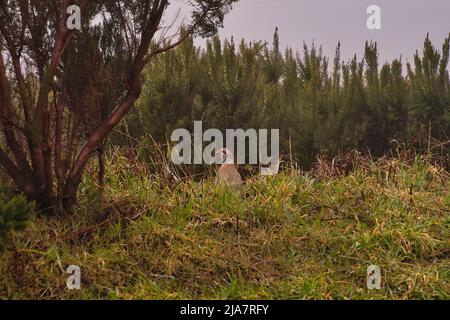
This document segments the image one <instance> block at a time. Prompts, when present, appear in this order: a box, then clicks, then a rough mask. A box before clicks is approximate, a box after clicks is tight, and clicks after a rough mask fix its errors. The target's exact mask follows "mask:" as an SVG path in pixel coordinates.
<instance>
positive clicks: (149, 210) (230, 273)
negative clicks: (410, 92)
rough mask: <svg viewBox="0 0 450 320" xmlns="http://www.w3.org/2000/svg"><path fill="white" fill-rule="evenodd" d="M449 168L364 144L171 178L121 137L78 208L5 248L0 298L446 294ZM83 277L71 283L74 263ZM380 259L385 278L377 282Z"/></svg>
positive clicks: (449, 287) (449, 276)
mask: <svg viewBox="0 0 450 320" xmlns="http://www.w3.org/2000/svg"><path fill="white" fill-rule="evenodd" d="M449 181H450V180H449V174H448V172H447V171H445V170H444V169H443V168H441V167H439V166H438V165H436V164H434V163H433V162H432V161H431V160H430V158H429V157H426V156H414V155H413V156H412V157H407V158H406V157H405V156H403V155H401V154H399V155H398V156H397V157H395V158H394V157H385V158H382V159H379V160H377V161H373V160H371V159H369V158H365V157H363V156H361V155H359V154H357V153H355V154H353V155H350V156H347V157H342V158H339V159H334V161H327V160H325V159H321V160H320V161H319V162H318V165H317V166H316V168H315V170H313V171H310V172H300V171H298V170H296V169H295V167H288V168H284V171H283V172H282V173H280V174H279V175H277V176H274V177H266V178H261V177H258V176H254V177H251V178H249V179H247V181H246V184H245V186H244V187H243V189H242V190H241V192H240V193H236V192H232V191H230V190H228V189H227V188H226V187H223V186H217V185H215V183H214V179H213V177H209V178H205V179H203V180H201V181H193V180H192V179H181V180H179V181H176V182H173V181H168V180H165V179H162V178H161V177H160V176H159V175H158V174H157V173H155V172H153V173H152V172H151V170H149V169H148V167H147V166H146V165H145V164H143V163H142V162H140V161H138V160H136V159H135V158H133V157H132V156H130V155H129V154H124V153H122V152H120V150H117V151H116V152H113V153H111V154H110V156H109V158H108V176H107V179H106V186H105V195H104V197H105V199H106V201H105V202H104V204H103V206H99V205H98V204H97V201H96V199H97V194H96V190H97V186H96V179H95V168H92V171H91V174H90V175H86V177H85V180H84V182H83V188H82V194H81V195H80V199H81V200H82V201H81V202H80V205H79V207H78V208H77V210H76V212H75V214H74V216H73V217H72V218H70V219H64V220H59V219H47V218H36V219H35V221H34V223H33V224H32V226H31V227H30V228H29V229H28V230H27V231H26V232H25V233H23V234H19V235H17V236H16V237H15V239H14V244H15V249H14V250H11V251H9V252H7V253H6V254H5V255H4V256H2V259H1V261H0V297H3V298H13V299H24V298H32V299H36V298H45V299H70V298H82V299H91V298H107V299H192V298H207V299H211V298H218V299H241V298H245V299H269V298H273V299H349V298H353V299H448V298H450V237H449V234H450V215H449V213H450V185H449ZM72 264H75V265H78V266H80V267H81V270H82V289H81V290H79V291H77V290H75V291H69V290H67V289H66V287H65V283H66V279H67V276H68V275H67V274H66V273H65V269H66V268H67V266H69V265H72ZM371 264H375V265H378V266H380V268H381V271H382V289H381V290H373V291H371V290H368V289H367V288H366V269H367V267H368V266H369V265H371Z"/></svg>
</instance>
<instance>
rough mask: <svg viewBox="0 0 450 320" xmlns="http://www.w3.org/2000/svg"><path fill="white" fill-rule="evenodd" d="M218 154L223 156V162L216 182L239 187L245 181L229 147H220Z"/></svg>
mask: <svg viewBox="0 0 450 320" xmlns="http://www.w3.org/2000/svg"><path fill="white" fill-rule="evenodd" d="M217 154H219V155H220V156H221V158H222V159H223V163H222V166H221V167H220V168H219V172H218V174H217V179H216V182H217V183H224V184H226V185H229V186H231V187H234V188H239V187H240V186H241V185H242V184H243V183H244V182H243V181H242V177H241V175H240V174H239V172H238V171H237V169H236V167H235V165H234V161H233V154H232V153H231V152H230V150H228V149H227V148H222V149H220V150H219V151H217Z"/></svg>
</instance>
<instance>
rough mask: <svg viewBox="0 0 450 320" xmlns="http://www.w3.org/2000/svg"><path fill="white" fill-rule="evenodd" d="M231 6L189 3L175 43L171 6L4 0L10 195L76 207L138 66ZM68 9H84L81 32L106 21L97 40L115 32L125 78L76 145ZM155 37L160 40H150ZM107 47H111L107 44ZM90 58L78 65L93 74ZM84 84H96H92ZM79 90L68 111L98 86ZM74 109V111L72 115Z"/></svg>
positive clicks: (1, 160) (134, 92) (116, 0)
mask: <svg viewBox="0 0 450 320" xmlns="http://www.w3.org/2000/svg"><path fill="white" fill-rule="evenodd" d="M236 1H237V0H193V1H191V5H192V23H191V24H190V25H188V26H185V31H184V32H183V34H181V35H179V37H178V39H177V40H174V39H175V37H164V35H165V34H167V32H168V27H167V26H165V25H164V23H163V16H164V14H165V12H166V11H167V8H168V7H169V5H170V3H169V1H168V0H139V1H138V0H132V1H130V0H78V1H69V0H55V1H41V0H4V1H1V3H0V52H1V56H0V128H1V130H2V133H3V136H4V140H5V141H4V144H5V146H1V147H0V164H1V166H2V167H3V168H4V169H5V171H6V172H7V173H8V175H9V176H10V177H11V178H12V180H13V181H14V184H15V186H16V188H17V189H18V190H19V191H20V192H22V193H24V194H25V195H26V196H27V197H28V199H30V200H36V201H37V202H38V204H39V206H40V208H41V209H44V210H46V211H48V212H53V213H55V212H69V211H70V209H71V207H72V206H73V205H74V204H75V203H76V199H77V191H78V188H79V185H80V182H81V180H82V176H83V173H84V171H85V168H86V165H87V163H88V161H89V159H90V158H91V156H92V155H93V154H94V153H95V152H96V150H98V148H99V146H101V145H102V143H103V142H104V141H105V139H106V138H107V137H108V135H109V134H110V132H111V131H112V129H113V128H114V127H115V126H116V125H117V124H118V123H119V122H120V121H121V120H122V119H123V118H124V116H125V115H126V114H127V113H128V112H129V111H130V110H131V109H132V107H133V105H134V103H135V101H136V100H137V99H138V97H139V96H140V94H141V89H142V79H141V73H142V71H143V69H144V67H145V66H146V65H147V64H148V63H149V62H150V61H151V60H152V59H153V58H154V57H155V56H157V55H158V54H161V53H163V52H166V51H169V50H171V49H173V48H175V47H177V46H178V45H179V44H181V43H182V42H183V41H184V40H185V39H186V38H187V37H189V36H190V35H192V34H197V35H201V36H210V35H212V34H213V33H215V31H216V29H217V27H219V26H221V25H222V22H223V19H224V16H225V14H226V13H227V12H228V11H229V10H230V9H231V5H232V3H233V2H236ZM69 5H78V6H79V7H80V9H81V16H82V17H83V23H82V30H81V33H83V32H90V31H89V28H90V22H91V21H92V20H93V18H94V16H95V15H97V14H98V13H99V12H101V13H102V14H103V17H104V18H103V19H104V20H105V21H106V23H105V24H104V25H103V27H102V28H100V30H99V32H100V34H107V33H108V34H110V35H112V37H111V38H110V40H111V41H113V43H115V44H120V50H123V54H124V56H125V57H126V58H125V60H126V67H125V68H124V70H123V72H122V70H118V71H121V72H122V74H120V79H121V81H122V83H121V84H122V88H123V91H122V92H120V94H119V95H118V96H119V97H118V98H117V100H116V101H114V106H115V107H114V108H112V111H111V112H109V114H108V115H107V116H106V117H103V118H102V119H101V121H99V123H98V124H96V125H95V124H94V125H93V126H92V128H90V129H89V130H88V131H87V137H85V138H83V139H78V138H79V136H78V130H77V117H76V116H74V115H75V114H76V113H77V111H76V108H75V109H74V108H71V107H70V100H69V98H70V95H71V93H70V92H69V89H73V88H72V87H69V85H68V83H69V82H70V81H71V77H72V76H73V75H72V74H71V73H72V72H73V68H70V61H69V60H70V59H71V57H70V56H72V58H73V59H75V58H74V56H75V57H76V56H78V58H80V57H82V56H84V54H85V52H83V50H82V48H81V47H80V48H79V49H78V50H75V51H72V52H70V53H69V51H70V50H71V48H73V46H74V42H75V40H76V39H77V37H80V31H77V30H76V29H75V30H69V29H68V27H67V23H66V22H67V19H68V16H67V14H66V12H67V9H68V7H69ZM161 35H162V36H161ZM158 36H161V37H160V38H162V39H160V40H157V37H158ZM101 39H102V37H91V38H90V39H89V41H92V43H91V44H90V48H91V49H92V48H93V47H97V49H99V50H101V49H102V48H101V43H100V40H101ZM109 47H110V49H113V50H115V49H117V47H116V46H114V45H112V46H109ZM91 53H92V54H94V55H93V56H91V59H89V60H88V61H90V62H89V63H88V64H87V65H85V67H87V68H88V69H89V67H91V68H92V69H93V70H95V69H96V65H95V64H96V63H97V62H98V61H99V59H100V58H99V57H97V58H95V51H94V50H93V51H91ZM97 53H98V52H97ZM102 54H104V52H103V53H102ZM102 59H103V60H104V59H105V56H103V58H101V59H100V60H102ZM71 70H72V71H71ZM115 71H116V70H114V72H115ZM96 72H101V71H100V70H98V69H97V70H96ZM74 76H75V77H76V78H78V79H80V77H81V75H74ZM90 80H91V81H95V77H93V78H92V79H90ZM94 84H95V83H94ZM78 89H81V92H83V94H82V95H81V96H79V97H78V101H77V102H76V103H75V102H74V101H72V102H73V103H72V106H75V105H78V106H82V108H90V105H91V102H90V101H89V99H90V98H92V96H91V94H88V93H92V90H93V89H96V88H95V86H94V85H87V86H84V88H82V87H81V86H80V87H79V88H78ZM114 89H116V88H114ZM100 90H108V88H107V87H106V88H102V89H100ZM94 93H96V92H95V90H94ZM73 95H74V93H73V92H72V96H73ZM100 98H101V97H100ZM97 102H98V101H97ZM79 112H80V109H78V115H79ZM63 120H66V121H63ZM63 123H67V126H68V128H63ZM80 142H82V146H81V147H79V146H78V144H79V143H80Z"/></svg>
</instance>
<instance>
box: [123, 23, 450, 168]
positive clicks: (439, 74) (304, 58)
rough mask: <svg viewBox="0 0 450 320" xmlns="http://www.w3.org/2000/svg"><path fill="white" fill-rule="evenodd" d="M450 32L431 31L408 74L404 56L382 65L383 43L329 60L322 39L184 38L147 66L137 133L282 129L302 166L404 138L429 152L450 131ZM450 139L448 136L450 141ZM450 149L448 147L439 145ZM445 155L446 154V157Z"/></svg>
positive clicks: (162, 138) (134, 120) (163, 135)
mask: <svg viewBox="0 0 450 320" xmlns="http://www.w3.org/2000/svg"><path fill="white" fill-rule="evenodd" d="M449 39H450V38H448V39H445V41H444V45H443V46H442V50H441V51H439V50H437V49H435V48H434V47H433V45H432V43H431V40H430V39H429V37H428V36H427V38H426V39H425V43H424V51H423V54H422V55H420V54H419V53H416V55H415V59H414V64H413V65H411V64H408V65H407V68H406V70H407V73H406V75H404V72H403V71H404V70H403V68H404V67H403V63H402V58H399V59H395V60H393V61H392V62H390V63H389V62H386V63H384V64H382V65H381V64H380V63H379V58H378V55H379V50H378V46H377V44H376V43H373V42H370V43H369V42H368V43H366V45H365V52H364V57H363V58H362V59H361V60H359V59H358V58H357V57H356V56H354V57H353V58H352V59H351V60H349V61H342V60H341V53H340V52H341V46H340V44H339V45H338V47H337V49H336V54H335V57H334V59H333V61H332V63H330V60H329V59H328V58H327V57H325V56H324V55H323V53H322V50H321V48H317V47H316V45H314V44H313V45H312V47H309V46H307V45H306V44H304V46H303V50H302V52H301V53H299V52H293V51H292V50H291V49H288V50H286V52H285V53H284V54H282V53H281V52H280V48H279V34H278V29H277V30H276V31H275V34H274V41H273V45H272V47H271V48H269V46H268V45H267V44H262V43H259V42H255V43H252V42H250V43H246V42H244V40H242V41H241V43H240V44H239V46H236V45H235V43H234V40H233V39H231V40H230V41H228V40H225V41H224V42H223V43H221V41H220V40H219V38H218V37H215V38H213V39H212V40H210V41H208V42H207V44H206V48H205V49H204V50H201V49H200V48H196V47H195V46H194V45H193V40H192V39H191V40H190V41H187V42H186V43H185V44H184V45H182V46H180V47H179V48H178V49H177V50H175V51H172V52H168V53H166V54H165V55H163V56H160V57H158V58H157V59H156V60H155V61H154V63H153V64H152V65H150V66H149V67H148V68H147V70H146V71H145V74H146V76H147V81H146V83H145V85H144V89H143V95H142V97H141V99H140V100H139V101H138V108H137V110H136V113H134V114H133V115H132V116H131V118H130V119H129V121H128V123H130V125H131V126H133V130H131V133H132V135H133V136H135V137H139V136H142V135H145V134H148V133H150V134H151V135H152V136H153V137H154V139H155V140H157V141H158V142H162V143H165V142H166V141H167V140H168V139H169V138H170V135H171V132H172V131H173V129H175V128H180V127H182V128H187V129H191V130H192V126H193V121H196V120H202V121H203V124H204V127H206V128H210V127H214V128H218V129H221V130H224V129H225V128H244V129H245V128H255V129H258V128H279V129H280V131H281V148H282V153H283V154H285V155H286V154H289V153H290V152H291V151H292V153H293V156H294V158H295V159H296V160H298V161H299V162H300V164H301V165H302V166H303V167H304V168H309V167H311V165H312V164H313V163H314V161H315V159H316V156H317V155H318V154H328V155H337V154H339V153H340V152H344V153H345V152H346V151H349V150H352V149H358V150H362V151H370V153H371V154H372V155H376V156H381V155H383V154H385V153H386V152H387V151H388V150H391V149H392V148H393V147H395V146H396V145H397V144H399V143H401V144H406V145H407V146H411V147H416V148H417V149H421V150H427V149H429V147H430V143H429V142H430V141H434V140H438V141H440V142H442V143H444V145H445V143H446V142H447V141H449V138H450V113H449V112H450V89H449V88H450V81H449V74H448V56H449ZM447 143H448V142H447ZM439 151H440V152H441V154H442V155H446V154H447V155H448V154H450V152H448V148H444V149H441V150H439ZM447 159H448V158H447Z"/></svg>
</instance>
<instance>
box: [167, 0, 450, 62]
mask: <svg viewBox="0 0 450 320" xmlns="http://www.w3.org/2000/svg"><path fill="white" fill-rule="evenodd" d="M175 2H176V3H180V2H182V1H181V0H175ZM184 2H185V1H184ZM373 4H374V5H378V6H379V7H380V8H381V24H382V25H381V26H382V29H381V30H372V31H371V30H369V29H368V28H367V26H366V21H367V18H368V14H367V13H366V10H367V7H368V6H370V5H373ZM277 26H278V28H279V30H280V41H281V45H282V48H285V47H286V46H290V47H292V48H294V49H299V48H301V47H302V44H303V42H304V41H306V43H308V44H311V43H312V41H313V40H314V41H315V43H316V44H317V45H322V46H323V50H324V53H325V54H326V55H327V56H328V57H332V56H333V55H334V51H335V48H336V45H337V43H338V41H341V48H342V50H341V51H342V58H343V59H348V58H351V57H352V56H353V54H355V53H356V54H357V55H358V57H361V55H362V53H363V51H364V43H365V41H366V40H375V41H377V42H378V45H379V51H380V60H381V61H382V62H384V61H385V60H392V59H393V58H397V57H399V56H400V55H401V54H403V57H404V59H403V61H405V60H409V61H410V60H411V58H412V57H413V54H414V52H415V50H416V49H419V51H421V48H422V46H423V41H424V39H425V36H426V34H427V32H428V33H429V34H430V37H431V39H432V41H433V43H434V44H436V45H438V46H439V47H441V46H442V43H443V40H444V39H445V37H446V36H448V34H449V32H450V0H241V1H239V3H238V4H236V5H235V6H234V9H233V11H232V12H231V13H230V14H229V15H228V16H227V17H226V19H225V23H224V29H222V30H221V31H220V36H221V38H222V39H225V38H230V37H231V36H233V37H234V39H235V41H240V39H241V38H244V39H245V40H247V41H250V40H251V41H253V40H265V41H269V42H271V41H272V38H273V33H274V30H275V27H277ZM197 43H199V44H202V43H203V42H202V41H197Z"/></svg>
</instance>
